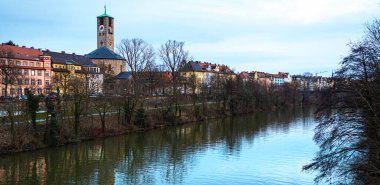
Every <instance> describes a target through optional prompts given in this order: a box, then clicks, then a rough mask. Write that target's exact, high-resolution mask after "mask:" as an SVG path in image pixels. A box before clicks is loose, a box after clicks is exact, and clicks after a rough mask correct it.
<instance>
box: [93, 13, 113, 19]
mask: <svg viewBox="0 0 380 185" xmlns="http://www.w3.org/2000/svg"><path fill="white" fill-rule="evenodd" d="M101 17H111V18H113V17H112V16H110V15H108V14H106V13H104V14H102V15H99V16H98V17H97V18H101Z"/></svg>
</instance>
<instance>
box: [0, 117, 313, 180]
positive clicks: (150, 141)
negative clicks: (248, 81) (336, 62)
mask: <svg viewBox="0 0 380 185" xmlns="http://www.w3.org/2000/svg"><path fill="white" fill-rule="evenodd" d="M315 125H316V123H315V122H314V120H313V115H312V111H311V110H290V111H282V112H276V113H271V114H264V113H261V114H256V115H248V116H247V115H246V116H240V117H234V118H225V119H219V120H210V121H207V122H206V123H194V124H186V125H181V126H174V127H167V128H162V129H156V130H151V131H147V132H141V133H133V134H128V135H124V136H117V137H113V138H107V139H104V140H96V141H89V142H83V143H79V144H74V145H68V146H63V147H59V148H52V149H44V150H39V151H35V152H27V153H21V154H16V155H12V156H2V157H1V159H0V184H195V185H198V184H255V185H260V184H292V185H293V184H302V185H306V184H313V178H314V176H315V174H310V173H305V172H303V171H302V166H303V165H305V164H307V163H309V162H310V161H311V159H312V158H313V156H314V154H315V152H316V151H317V150H318V148H317V146H316V145H315V144H314V142H313V140H312V137H313V129H314V127H315Z"/></svg>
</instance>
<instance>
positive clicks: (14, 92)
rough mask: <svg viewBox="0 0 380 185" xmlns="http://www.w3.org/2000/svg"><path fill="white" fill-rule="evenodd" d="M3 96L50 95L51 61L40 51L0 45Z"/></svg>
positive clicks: (0, 76) (0, 75)
mask: <svg viewBox="0 0 380 185" xmlns="http://www.w3.org/2000/svg"><path fill="white" fill-rule="evenodd" d="M0 68H1V69H0V70H1V72H0V73H1V74H0V78H1V82H2V83H1V96H12V97H15V96H22V95H25V94H27V92H28V91H30V92H31V93H32V94H48V93H50V91H51V82H52V79H51V75H52V68H51V61H50V57H49V56H45V55H44V54H43V53H42V52H41V51H40V50H37V49H34V48H27V47H25V46H22V47H19V46H13V45H5V44H2V45H0Z"/></svg>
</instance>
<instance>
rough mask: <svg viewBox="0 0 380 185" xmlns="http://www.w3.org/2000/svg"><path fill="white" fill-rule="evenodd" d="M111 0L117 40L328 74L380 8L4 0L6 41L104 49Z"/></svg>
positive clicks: (248, 66) (254, 66) (238, 66)
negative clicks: (100, 20)
mask: <svg viewBox="0 0 380 185" xmlns="http://www.w3.org/2000/svg"><path fill="white" fill-rule="evenodd" d="M105 4H106V5H107V13H108V14H110V15H111V16H113V17H115V46H117V45H118V44H119V43H120V41H121V39H125V38H128V39H131V38H142V39H144V40H145V41H146V42H148V43H150V44H152V45H153V47H154V48H156V49H158V47H159V46H160V45H161V44H163V43H164V42H165V41H166V40H170V39H173V40H178V41H184V42H185V43H186V44H185V48H186V49H187V50H189V52H190V55H191V56H192V57H193V59H194V60H200V61H205V62H210V63H217V64H226V65H229V66H230V67H231V68H232V69H233V70H235V71H236V72H241V71H252V70H259V71H266V72H272V73H275V72H278V71H284V72H290V73H291V74H302V73H303V72H311V73H313V74H315V73H318V72H322V71H327V72H326V73H324V74H321V75H323V76H328V75H330V74H331V72H332V71H333V70H334V69H336V68H337V66H338V64H339V62H340V60H341V58H342V56H345V55H346V53H347V52H348V47H347V43H349V42H355V41H357V40H359V39H360V35H361V34H362V33H363V28H362V27H363V25H364V24H365V23H366V22H368V21H369V20H370V19H372V18H374V17H376V16H378V14H379V13H377V12H376V11H377V10H378V8H379V3H377V2H376V1H372V0H366V1H362V2H355V1H344V4H343V1H340V0H334V1H318V2H316V1H307V2H301V1H287V2H286V3H285V2H284V1H271V2H265V1H258V2H250V1H244V0H241V1H239V2H238V3H228V2H227V1H218V3H216V2H214V1H212V2H201V1H187V2H182V3H178V2H174V1H153V2H148V1H141V2H140V1H139V2H127V3H122V1H112V2H111V1H100V2H95V3H92V2H91V4H89V1H83V2H80V3H74V1H67V2H59V3H58V4H56V5H55V6H49V3H48V1H43V0H41V1H37V2H33V6H32V5H31V4H30V2H27V1H16V2H13V1H12V2H11V1H9V0H5V1H2V2H1V3H0V5H1V7H3V8H2V11H1V13H0V16H1V17H3V18H4V20H5V21H4V23H3V29H2V33H1V34H0V41H1V42H7V41H8V40H12V41H14V42H15V43H16V44H18V45H20V46H22V45H25V46H27V47H32V46H33V47H35V48H42V49H50V50H52V51H66V52H68V53H78V54H86V53H89V52H91V51H92V50H94V49H96V37H95V35H96V27H95V25H96V22H95V21H96V16H98V15H100V14H102V13H103V12H104V10H103V6H104V5H105ZM74 5H75V6H74ZM27 7H33V11H27ZM46 7H49V8H48V9H47V8H46ZM128 7H129V8H128ZM15 9H18V10H20V11H14V10H15ZM83 10H85V11H83ZM332 10H334V11H332ZM24 27H26V28H27V29H25V28H24ZM115 51H117V49H115ZM156 61H157V63H160V61H159V59H158V58H157V59H156Z"/></svg>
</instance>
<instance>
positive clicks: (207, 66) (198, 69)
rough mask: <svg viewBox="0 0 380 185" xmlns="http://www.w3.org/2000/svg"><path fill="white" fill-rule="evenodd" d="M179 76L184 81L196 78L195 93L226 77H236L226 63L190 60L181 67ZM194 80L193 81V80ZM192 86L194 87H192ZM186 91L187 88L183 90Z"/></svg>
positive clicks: (216, 83)
mask: <svg viewBox="0 0 380 185" xmlns="http://www.w3.org/2000/svg"><path fill="white" fill-rule="evenodd" d="M181 76H182V77H183V78H184V80H185V81H189V80H190V81H191V80H196V81H195V82H196V84H194V83H193V85H196V86H197V87H196V90H195V91H196V93H199V92H200V89H201V88H202V87H206V88H210V87H212V86H214V87H215V86H216V85H218V83H220V82H222V81H225V80H227V79H232V80H235V79H236V74H235V73H234V72H233V71H232V70H231V69H230V68H229V67H228V66H226V65H219V64H211V63H207V62H200V61H190V62H188V63H187V64H186V65H185V66H184V67H183V68H182V69H181ZM193 82H194V81H193ZM193 88H194V87H193ZM184 91H185V92H186V93H188V91H189V90H188V88H187V87H185V90H184Z"/></svg>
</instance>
